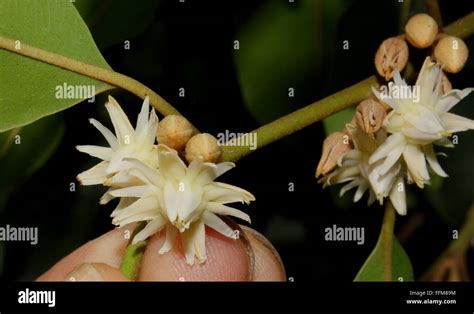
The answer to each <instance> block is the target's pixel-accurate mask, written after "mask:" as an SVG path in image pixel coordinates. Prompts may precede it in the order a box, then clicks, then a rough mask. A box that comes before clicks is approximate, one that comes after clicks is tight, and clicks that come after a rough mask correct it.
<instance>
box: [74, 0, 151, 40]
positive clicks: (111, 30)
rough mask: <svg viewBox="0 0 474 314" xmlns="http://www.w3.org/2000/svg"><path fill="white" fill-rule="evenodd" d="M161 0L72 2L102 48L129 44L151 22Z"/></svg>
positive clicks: (80, 0)
mask: <svg viewBox="0 0 474 314" xmlns="http://www.w3.org/2000/svg"><path fill="white" fill-rule="evenodd" d="M159 3H160V0H147V1H140V2H139V5H138V4H133V5H131V3H130V1H129V0H101V1H97V0H75V1H74V4H75V6H76V8H77V10H78V11H79V13H80V14H81V16H82V18H83V19H84V21H85V22H86V24H87V26H89V29H90V31H91V33H92V36H93V37H94V40H95V42H96V44H97V46H98V47H99V48H101V49H103V48H106V47H109V46H111V45H114V44H118V43H122V44H123V43H124V41H125V40H129V41H131V39H133V38H134V37H136V36H137V35H139V34H140V33H142V32H143V31H144V30H145V29H146V27H147V26H148V25H149V24H150V22H151V21H152V20H153V16H154V13H155V10H156V8H157V7H158V5H159Z"/></svg>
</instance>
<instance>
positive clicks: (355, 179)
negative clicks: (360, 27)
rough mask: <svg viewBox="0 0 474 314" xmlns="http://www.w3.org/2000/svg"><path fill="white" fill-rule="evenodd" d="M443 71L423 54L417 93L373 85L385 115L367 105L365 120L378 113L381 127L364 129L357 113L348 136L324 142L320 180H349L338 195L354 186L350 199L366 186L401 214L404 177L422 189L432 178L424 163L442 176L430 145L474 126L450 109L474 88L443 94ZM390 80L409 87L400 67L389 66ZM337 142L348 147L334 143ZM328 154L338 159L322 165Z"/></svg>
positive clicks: (371, 198) (442, 142) (448, 144)
mask: <svg viewBox="0 0 474 314" xmlns="http://www.w3.org/2000/svg"><path fill="white" fill-rule="evenodd" d="M443 75H444V74H443V71H442V66H441V65H439V64H437V63H434V62H432V61H431V59H430V58H429V57H427V58H426V60H425V62H424V64H423V66H422V68H421V71H420V74H419V76H418V79H417V81H416V84H415V86H414V87H415V88H417V89H419V95H418V97H416V98H415V97H395V95H393V93H392V92H389V93H388V95H387V94H384V93H383V92H381V91H379V90H376V89H373V92H374V94H375V96H376V98H377V99H378V101H379V102H380V108H385V109H386V110H387V114H380V113H377V112H379V111H380V110H379V111H375V110H370V112H367V119H365V120H369V121H370V119H371V118H372V119H373V120H374V125H376V124H377V123H376V121H377V120H378V119H377V117H379V118H380V117H383V123H381V127H380V129H379V130H377V131H376V132H373V133H371V132H367V127H366V124H364V123H361V122H360V121H364V119H363V117H362V118H360V117H359V118H357V113H356V117H355V118H354V119H353V120H352V122H351V123H349V124H348V125H347V126H346V129H345V130H344V132H345V134H346V135H345V136H347V137H348V139H350V141H347V142H346V143H344V142H343V141H338V142H335V143H334V142H331V143H330V142H325V144H326V145H325V146H323V156H322V158H321V161H320V165H319V166H318V172H317V174H318V175H319V174H324V176H323V177H322V178H321V179H320V180H319V182H320V183H324V186H328V185H331V184H337V183H343V182H348V184H347V185H346V186H344V187H343V188H342V189H341V195H342V194H344V193H345V192H346V191H348V190H350V189H352V188H355V187H357V191H356V193H355V196H354V201H358V200H359V199H361V197H362V195H363V194H364V192H365V191H367V190H368V191H369V204H371V203H372V202H373V201H374V200H375V199H377V200H379V202H380V203H382V202H383V200H384V198H386V197H388V198H389V199H390V200H391V202H392V203H393V205H394V207H395V209H396V210H397V212H398V213H399V214H400V215H405V214H406V201H405V186H404V185H405V183H404V182H405V180H406V182H407V183H408V184H411V183H415V184H416V185H417V186H418V187H420V188H423V187H424V185H425V184H427V183H429V181H430V173H429V169H428V168H430V169H431V170H432V171H433V172H434V173H436V174H438V175H440V176H442V177H446V176H447V174H446V172H445V171H444V170H443V169H442V168H441V166H440V164H439V162H438V160H437V157H436V153H435V150H434V147H433V146H434V145H439V146H444V147H453V144H452V143H451V141H450V140H449V136H451V135H452V134H453V133H455V132H461V131H466V130H469V129H474V121H473V120H470V119H467V118H464V117H461V116H459V115H456V114H453V113H450V112H449V111H450V110H451V109H452V108H453V107H454V106H455V105H456V104H457V103H458V102H459V101H460V100H461V99H463V98H464V97H466V96H467V95H468V94H469V93H470V92H471V91H472V90H473V88H466V89H464V90H456V89H453V90H451V91H449V92H446V93H443V91H442V85H443ZM389 85H390V86H391V87H392V88H390V89H389V90H397V89H406V88H407V87H408V85H407V84H406V82H405V81H404V80H403V79H402V78H401V76H400V73H399V71H398V70H395V71H393V82H390V83H389ZM393 87H395V88H393ZM385 90H387V89H385ZM361 105H363V103H361ZM361 105H359V107H360V106H361ZM363 107H364V106H363ZM365 107H367V106H365ZM357 112H358V113H359V115H360V112H364V108H358V110H357ZM379 120H380V119H379ZM328 139H329V137H328ZM341 145H346V146H349V148H348V149H341V148H337V147H338V146H341ZM336 151H341V152H343V153H341V154H340V155H335V154H332V157H329V156H330V154H329V153H328V152H336ZM328 158H333V159H336V160H337V162H336V165H334V166H332V167H331V168H327V169H324V168H325V165H331V163H330V162H328V160H327V159H328Z"/></svg>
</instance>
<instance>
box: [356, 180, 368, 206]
mask: <svg viewBox="0 0 474 314" xmlns="http://www.w3.org/2000/svg"><path fill="white" fill-rule="evenodd" d="M368 188H369V185H368V184H367V183H366V182H361V184H360V185H359V187H358V188H357V191H356V192H355V194H354V202H358V201H359V200H360V199H361V198H362V196H363V195H364V193H365V191H367V189H368Z"/></svg>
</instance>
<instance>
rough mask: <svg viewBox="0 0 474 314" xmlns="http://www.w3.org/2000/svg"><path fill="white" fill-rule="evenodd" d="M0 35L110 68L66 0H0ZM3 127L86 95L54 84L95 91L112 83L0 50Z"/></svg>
mask: <svg viewBox="0 0 474 314" xmlns="http://www.w3.org/2000/svg"><path fill="white" fill-rule="evenodd" d="M0 21H1V25H0V36H2V37H7V38H11V39H13V40H16V41H17V46H18V48H19V49H21V44H27V45H30V46H34V47H37V48H40V49H43V50H46V51H50V52H54V53H57V54H61V55H63V56H66V57H69V58H73V59H76V60H79V61H82V62H85V63H90V64H93V65H96V66H99V67H102V68H110V67H109V65H108V64H107V62H106V61H105V60H104V58H103V57H102V55H101V54H100V52H99V50H98V49H97V47H96V45H95V43H94V40H93V39H92V36H91V34H90V32H89V30H88V29H87V26H86V25H85V23H84V22H83V20H82V18H81V16H80V15H79V13H78V12H77V10H76V9H75V8H74V5H73V4H71V2H70V1H68V0H43V1H36V0H22V1H16V0H2V1H0ZM0 60H1V62H0V131H6V130H9V129H12V128H15V127H19V126H23V125H25V124H28V123H31V122H33V121H36V120H38V119H40V118H42V117H44V116H47V115H50V114H53V113H56V112H59V111H61V110H64V109H66V108H69V107H71V106H73V105H75V104H77V103H79V102H81V101H82V100H84V99H85V98H86V97H81V95H74V96H75V98H74V99H64V98H62V99H58V98H56V88H57V87H58V86H63V84H64V83H66V84H68V85H69V86H81V85H85V86H90V87H91V89H92V87H93V88H95V94H98V93H100V92H103V91H105V90H109V89H111V88H112V86H110V85H108V84H106V83H103V82H100V81H97V80H93V79H91V78H88V77H86V76H82V75H79V74H76V73H73V72H70V71H67V70H64V69H61V68H58V67H56V66H52V65H50V64H46V63H43V62H40V61H37V60H34V59H31V58H27V57H24V56H21V55H19V54H16V53H13V52H10V51H6V50H2V49H0Z"/></svg>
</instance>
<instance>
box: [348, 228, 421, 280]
mask: <svg viewBox="0 0 474 314" xmlns="http://www.w3.org/2000/svg"><path fill="white" fill-rule="evenodd" d="M392 239H393V240H392V277H393V281H413V269H412V266H411V262H410V259H409V258H408V255H407V254H406V253H405V250H404V249H403V247H402V246H401V245H400V243H399V242H398V240H397V239H396V238H395V237H392ZM383 247H384V245H383V241H382V240H380V239H379V241H377V245H376V246H375V248H374V250H373V251H372V253H370V255H369V257H368V258H367V260H366V261H365V263H364V265H362V268H361V269H360V270H359V272H358V273H357V276H356V277H355V279H354V281H384V269H383V260H384V258H383Z"/></svg>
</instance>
